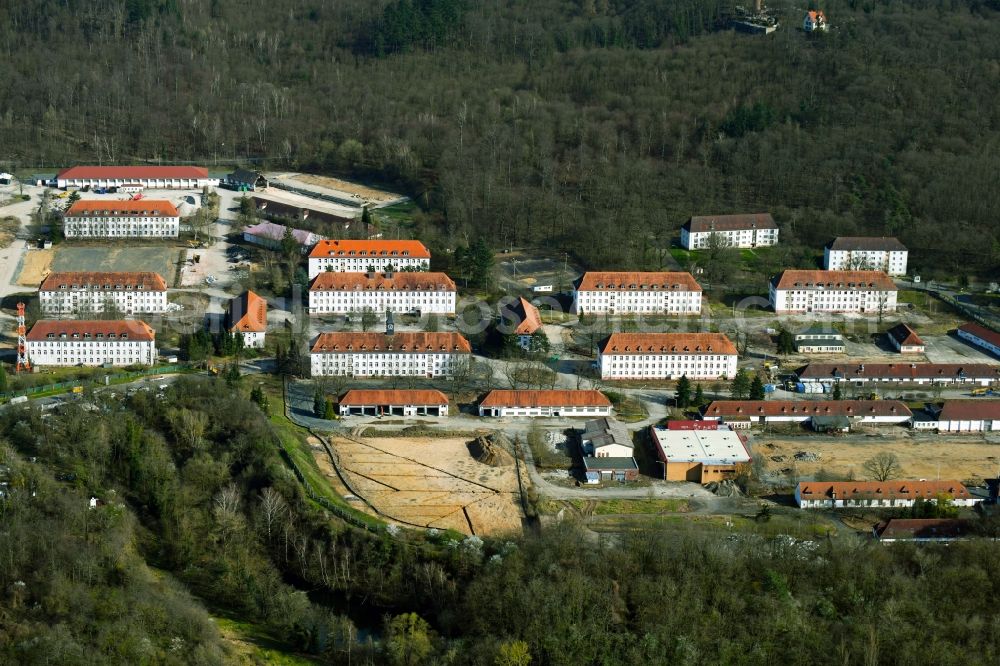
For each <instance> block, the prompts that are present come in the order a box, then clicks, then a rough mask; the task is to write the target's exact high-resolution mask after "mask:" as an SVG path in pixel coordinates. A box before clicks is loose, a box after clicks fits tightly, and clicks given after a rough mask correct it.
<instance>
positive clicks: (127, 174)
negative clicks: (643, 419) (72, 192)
mask: <svg viewBox="0 0 1000 666" xmlns="http://www.w3.org/2000/svg"><path fill="white" fill-rule="evenodd" d="M133 183H134V184H138V185H141V186H143V187H151V188H156V189H168V190H169V189H183V190H190V189H200V188H202V187H205V186H214V185H218V184H219V179H218V178H209V177H208V169H206V168H205V167H196V166H76V167H70V168H69V169H63V170H62V171H60V172H59V174H58V175H57V176H56V186H57V187H60V188H66V187H87V186H89V187H119V186H121V185H129V184H133Z"/></svg>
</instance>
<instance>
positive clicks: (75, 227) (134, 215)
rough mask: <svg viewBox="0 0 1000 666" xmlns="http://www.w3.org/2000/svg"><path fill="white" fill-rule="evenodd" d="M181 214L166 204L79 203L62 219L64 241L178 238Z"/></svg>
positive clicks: (149, 200) (91, 201)
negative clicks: (68, 239) (69, 239)
mask: <svg viewBox="0 0 1000 666" xmlns="http://www.w3.org/2000/svg"><path fill="white" fill-rule="evenodd" d="M180 221H181V218H180V214H179V213H178V212H177V209H176V208H175V207H174V205H173V204H172V203H170V202H169V201H157V200H153V199H142V200H139V201H112V200H108V199H103V200H98V199H88V200H80V201H77V202H76V203H75V204H73V205H72V206H71V207H70V209H69V210H68V211H66V214H65V215H64V216H63V233H64V234H65V236H66V238H177V232H178V231H179V230H180Z"/></svg>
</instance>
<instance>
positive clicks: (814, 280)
mask: <svg viewBox="0 0 1000 666" xmlns="http://www.w3.org/2000/svg"><path fill="white" fill-rule="evenodd" d="M774 283H775V285H776V288H777V289H800V290H801V289H817V288H823V289H826V290H828V291H838V290H839V291H846V290H858V291H861V290H868V289H878V290H881V291H896V284H895V283H894V282H893V281H892V278H890V277H889V276H888V275H886V274H885V273H884V272H883V271H813V270H787V271H782V272H781V273H780V274H779V275H778V277H777V278H775V279H774Z"/></svg>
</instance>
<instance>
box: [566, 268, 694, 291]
mask: <svg viewBox="0 0 1000 666" xmlns="http://www.w3.org/2000/svg"><path fill="white" fill-rule="evenodd" d="M576 289H577V291H612V290H622V291H631V290H647V289H648V290H651V291H652V290H654V289H657V290H666V291H701V285H699V284H698V282H697V280H695V279H694V276H693V275H691V274H690V273H688V272H685V271H587V272H586V273H584V274H583V276H581V277H580V280H579V285H578V286H577V288H576Z"/></svg>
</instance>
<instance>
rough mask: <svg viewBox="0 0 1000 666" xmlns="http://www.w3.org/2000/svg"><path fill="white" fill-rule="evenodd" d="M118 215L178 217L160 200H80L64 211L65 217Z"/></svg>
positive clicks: (169, 205)
mask: <svg viewBox="0 0 1000 666" xmlns="http://www.w3.org/2000/svg"><path fill="white" fill-rule="evenodd" d="M120 215H134V216H135V217H151V216H160V215H162V216H164V217H178V213H177V208H175V207H174V205H173V204H172V203H170V202H169V201H165V200H160V199H140V200H139V201H115V200H113V199H81V200H80V201H77V202H76V203H75V204H73V205H72V206H70V209H69V210H68V211H66V217H75V216H83V217H117V216H120Z"/></svg>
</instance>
